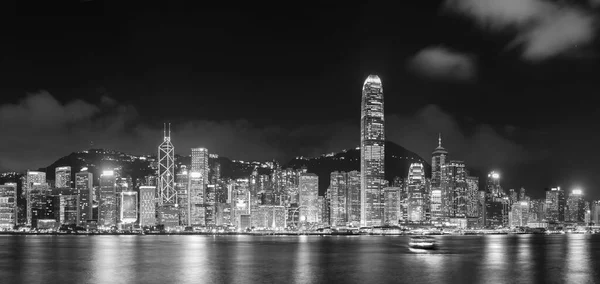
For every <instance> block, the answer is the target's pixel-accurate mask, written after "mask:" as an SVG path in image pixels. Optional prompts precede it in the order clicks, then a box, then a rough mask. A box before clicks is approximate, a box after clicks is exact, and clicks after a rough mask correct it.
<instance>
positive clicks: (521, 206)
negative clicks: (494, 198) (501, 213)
mask: <svg viewBox="0 0 600 284" xmlns="http://www.w3.org/2000/svg"><path fill="white" fill-rule="evenodd" d="M511 208H512V209H511V211H510V215H509V220H510V221H509V223H510V227H511V228H515V227H525V226H527V223H529V202H527V201H519V202H517V203H515V204H513V205H512V207H511Z"/></svg>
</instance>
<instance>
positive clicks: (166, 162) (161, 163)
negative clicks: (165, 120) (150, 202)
mask: <svg viewBox="0 0 600 284" xmlns="http://www.w3.org/2000/svg"><path fill="white" fill-rule="evenodd" d="M158 192H159V199H158V204H159V206H162V205H169V206H173V205H175V204H177V191H176V190H175V147H173V144H172V143H171V124H170V123H169V130H168V132H167V130H166V127H165V130H164V138H163V142H162V143H161V144H160V145H159V146H158Z"/></svg>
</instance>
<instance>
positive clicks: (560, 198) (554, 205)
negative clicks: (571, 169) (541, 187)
mask: <svg viewBox="0 0 600 284" xmlns="http://www.w3.org/2000/svg"><path fill="white" fill-rule="evenodd" d="M566 205H567V204H566V200H565V191H564V190H562V189H560V187H553V188H551V189H550V190H547V191H546V220H547V221H548V222H549V223H558V222H564V221H565V207H566Z"/></svg>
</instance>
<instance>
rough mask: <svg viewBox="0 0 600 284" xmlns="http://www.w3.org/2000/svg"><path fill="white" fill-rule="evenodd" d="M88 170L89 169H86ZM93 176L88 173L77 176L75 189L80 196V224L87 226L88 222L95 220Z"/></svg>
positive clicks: (77, 174) (83, 172) (84, 172)
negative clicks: (93, 210) (93, 211)
mask: <svg viewBox="0 0 600 284" xmlns="http://www.w3.org/2000/svg"><path fill="white" fill-rule="evenodd" d="M86 170H87V169H86ZM92 182H93V175H92V173H88V172H87V171H82V172H79V173H76V174H75V189H76V190H77V195H78V196H79V224H85V223H86V222H87V220H90V219H93V213H92V206H93V205H92V202H93V196H94V191H93V186H92Z"/></svg>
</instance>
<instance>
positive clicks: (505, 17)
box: [0, 0, 600, 199]
mask: <svg viewBox="0 0 600 284" xmlns="http://www.w3.org/2000/svg"><path fill="white" fill-rule="evenodd" d="M57 2H58V1H57ZM115 2H122V1H115ZM168 2H169V3H171V4H166V3H167V2H166V1H165V2H164V3H162V4H161V6H152V4H148V3H144V4H142V5H136V6H125V5H124V4H123V3H113V2H110V3H109V2H102V1H94V0H92V1H81V2H79V1H73V2H65V3H63V4H60V5H55V4H45V5H46V6H38V5H37V4H35V5H34V4H29V5H26V4H27V1H23V2H22V3H21V4H20V6H17V7H16V11H15V12H14V13H13V17H10V16H8V17H6V18H5V19H3V21H4V26H5V28H6V29H5V32H4V33H3V37H2V44H1V45H0V50H1V53H0V54H1V56H2V57H1V62H0V92H1V94H2V96H1V99H0V103H1V104H0V131H1V133H2V136H0V170H25V169H27V168H32V169H37V168H39V167H44V166H47V165H49V164H51V163H52V162H53V161H55V160H56V159H58V158H59V157H61V156H64V155H67V154H69V153H71V152H74V151H80V150H84V149H87V148H90V145H91V143H93V147H95V148H110V149H115V150H120V151H125V152H129V153H133V154H146V153H156V151H157V150H156V147H157V146H158V144H159V143H160V142H161V140H162V125H163V122H171V123H172V125H173V126H172V129H173V143H174V145H175V148H176V152H177V153H178V154H182V155H189V154H190V151H189V148H191V147H197V146H203V147H206V148H208V149H209V151H210V152H212V153H217V154H220V155H223V156H227V157H230V158H232V159H242V160H248V159H258V160H270V159H277V160H279V161H280V162H283V163H285V162H287V161H288V160H289V159H290V158H292V157H294V156H297V155H304V156H316V155H320V154H323V153H327V152H331V151H339V150H342V149H345V148H351V147H356V146H358V144H359V137H360V136H359V127H360V96H361V87H362V83H363V81H364V79H365V78H366V76H368V75H369V74H377V75H379V76H380V78H381V79H382V81H383V86H384V93H385V112H386V123H387V125H386V135H387V138H388V139H389V140H391V141H394V142H396V143H398V144H399V145H402V146H404V147H405V148H407V149H409V150H412V151H414V152H416V153H417V154H419V155H421V156H422V157H423V158H425V159H427V160H429V159H430V156H431V152H432V151H433V149H434V148H435V147H436V146H437V135H438V133H439V132H441V133H442V137H443V146H444V147H445V148H446V149H447V150H448V151H449V152H450V156H451V159H457V160H463V161H465V163H466V164H467V166H469V167H471V168H474V169H476V170H478V171H480V172H488V171H490V170H497V171H499V172H500V173H501V174H502V177H503V182H502V185H503V187H505V188H507V189H508V188H516V189H518V188H519V187H521V186H523V187H525V188H526V189H527V190H528V191H530V192H531V194H532V195H533V196H534V197H541V196H542V194H543V189H544V188H545V187H551V186H557V185H560V186H561V187H563V188H565V189H568V190H570V189H572V188H574V187H581V188H582V189H583V190H584V192H585V194H586V195H587V196H588V197H590V198H594V199H598V198H600V190H599V189H597V185H598V184H600V177H599V175H597V173H598V172H599V171H600V164H599V163H597V162H596V161H597V160H598V154H597V152H598V151H597V150H596V145H598V144H599V143H600V134H599V130H600V129H599V128H600V127H599V126H598V121H599V119H600V114H598V113H597V111H596V110H597V108H598V107H597V105H598V104H597V103H596V100H595V99H594V96H598V95H600V72H599V71H600V62H599V57H598V53H597V51H598V50H600V49H599V47H600V45H599V44H598V35H599V34H598V30H597V22H598V20H599V19H600V9H598V8H596V7H600V6H596V5H597V4H600V1H596V0H586V1H562V3H563V4H561V5H560V6H559V5H558V4H554V3H555V2H551V1H542V0H462V1H458V0H446V1H395V3H394V2H392V3H383V2H381V3H380V2H367V1H363V2H362V4H360V5H359V4H353V5H350V4H349V3H344V4H339V3H335V4H334V3H330V4H328V3H305V2H302V3H300V2H298V3H295V4H292V3H283V2H281V3H280V5H274V4H272V3H269V4H260V3H257V2H255V1H251V2H249V3H247V4H244V5H239V4H237V3H230V2H227V1H225V2H224V1H211V2H222V4H216V3H211V4H206V3H202V4H201V5H194V6H185V5H183V4H176V3H175V2H177V1H168ZM421 2H423V3H421ZM481 178H484V177H481Z"/></svg>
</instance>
